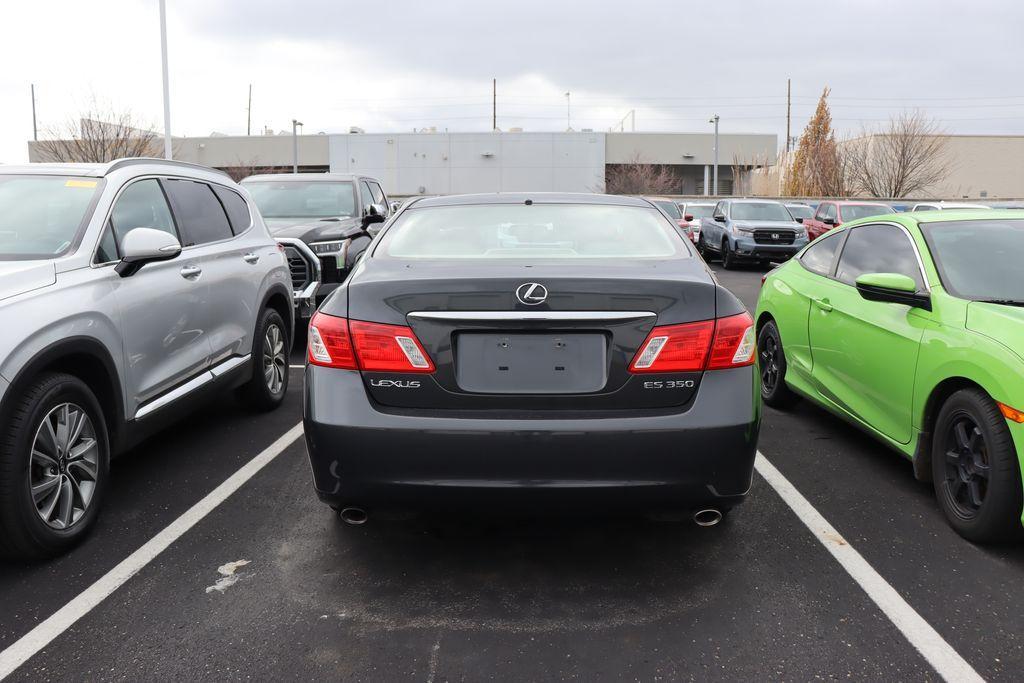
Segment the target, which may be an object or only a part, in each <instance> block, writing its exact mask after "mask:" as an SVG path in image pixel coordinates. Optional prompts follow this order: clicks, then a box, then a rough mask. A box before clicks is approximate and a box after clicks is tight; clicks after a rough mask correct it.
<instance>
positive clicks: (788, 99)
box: [785, 78, 792, 152]
mask: <svg viewBox="0 0 1024 683" xmlns="http://www.w3.org/2000/svg"><path fill="white" fill-rule="evenodd" d="M791 95H792V90H791V89H790V82H789V79H788V78H787V79H786V147H785V149H786V151H787V152H788V151H789V112H790V107H791V105H792V98H791Z"/></svg>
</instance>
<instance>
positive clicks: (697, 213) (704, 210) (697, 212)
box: [684, 204, 715, 220]
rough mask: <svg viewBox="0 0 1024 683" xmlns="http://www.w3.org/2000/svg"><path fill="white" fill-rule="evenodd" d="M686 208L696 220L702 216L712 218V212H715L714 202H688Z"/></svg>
mask: <svg viewBox="0 0 1024 683" xmlns="http://www.w3.org/2000/svg"><path fill="white" fill-rule="evenodd" d="M684 210H685V211H686V213H688V214H689V215H691V216H693V219H694V220H700V219H701V218H711V214H713V213H714V212H715V205H714V204H687V205H686V206H685V207H684Z"/></svg>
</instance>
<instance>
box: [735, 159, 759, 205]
mask: <svg viewBox="0 0 1024 683" xmlns="http://www.w3.org/2000/svg"><path fill="white" fill-rule="evenodd" d="M764 168H768V155H767V154H765V155H756V154H755V155H754V158H753V159H751V160H750V161H743V160H742V159H740V157H739V155H738V154H734V155H733V157H732V193H733V194H734V195H748V194H753V190H754V183H753V174H754V172H755V171H757V170H759V169H764Z"/></svg>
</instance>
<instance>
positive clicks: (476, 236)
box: [382, 204, 688, 261]
mask: <svg viewBox="0 0 1024 683" xmlns="http://www.w3.org/2000/svg"><path fill="white" fill-rule="evenodd" d="M674 227H675V226H674V225H672V224H671V223H668V222H667V221H666V220H665V218H664V216H662V215H661V214H660V213H658V212H657V211H655V210H654V209H645V208H642V207H632V206H603V205H595V204H532V205H525V204H501V205H476V206H442V207H434V208H430V207H427V208H420V209H411V210H408V211H406V212H405V213H403V214H401V216H400V217H399V218H398V220H397V222H396V223H395V224H394V225H393V226H392V227H391V229H389V230H388V231H387V233H386V234H385V236H384V238H383V242H382V249H383V253H385V254H386V255H388V256H391V257H394V258H403V259H529V260H531V261H535V260H538V259H572V258H607V259H623V258H665V257H669V256H674V255H678V254H687V253H688V252H686V251H685V250H684V249H683V248H682V247H681V244H682V241H681V239H680V238H679V237H678V234H677V233H676V232H675V231H674V230H673V228H674Z"/></svg>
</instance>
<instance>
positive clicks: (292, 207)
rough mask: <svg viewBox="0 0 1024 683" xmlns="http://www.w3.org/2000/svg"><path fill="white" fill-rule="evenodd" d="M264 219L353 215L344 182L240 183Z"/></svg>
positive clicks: (349, 191)
mask: <svg viewBox="0 0 1024 683" xmlns="http://www.w3.org/2000/svg"><path fill="white" fill-rule="evenodd" d="M244 186H245V189H247V190H249V194H251V195H252V199H253V201H254V202H256V206H257V207H258V208H259V210H260V213H261V214H262V215H263V217H264V218H343V217H351V216H354V215H356V208H355V207H356V198H355V190H354V189H353V187H352V183H350V182H347V181H340V182H330V181H325V180H315V181H310V182H303V181H299V180H281V181H270V180H257V181H253V182H251V183H244Z"/></svg>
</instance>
